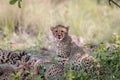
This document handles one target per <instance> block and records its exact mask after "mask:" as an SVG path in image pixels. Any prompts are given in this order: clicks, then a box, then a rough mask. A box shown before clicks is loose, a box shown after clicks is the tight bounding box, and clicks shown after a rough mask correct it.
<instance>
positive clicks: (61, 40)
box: [51, 25, 99, 75]
mask: <svg viewBox="0 0 120 80" xmlns="http://www.w3.org/2000/svg"><path fill="white" fill-rule="evenodd" d="M51 31H52V34H53V36H54V38H55V40H56V48H57V58H58V60H57V62H58V64H61V65H63V66H64V65H66V64H67V65H69V68H70V69H72V70H75V71H80V70H84V71H85V72H86V73H88V74H89V75H96V74H98V71H97V70H98V68H99V64H98V62H97V61H96V60H95V59H94V58H93V57H92V56H90V55H89V54H87V53H86V52H85V50H84V49H83V48H81V47H79V46H78V45H77V44H75V42H73V41H72V39H71V37H70V36H69V34H68V32H69V27H65V26H63V25H57V26H55V27H51Z"/></svg>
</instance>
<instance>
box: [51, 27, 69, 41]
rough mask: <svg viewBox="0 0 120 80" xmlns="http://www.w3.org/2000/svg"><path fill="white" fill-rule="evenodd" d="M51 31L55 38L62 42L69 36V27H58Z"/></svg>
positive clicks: (52, 28)
mask: <svg viewBox="0 0 120 80" xmlns="http://www.w3.org/2000/svg"><path fill="white" fill-rule="evenodd" d="M50 29H51V31H52V34H53V36H54V37H55V38H56V39H57V40H59V41H61V40H63V39H64V38H65V37H66V36H67V35H68V30H69V27H65V26H63V25H57V26H55V27H51V28H50Z"/></svg>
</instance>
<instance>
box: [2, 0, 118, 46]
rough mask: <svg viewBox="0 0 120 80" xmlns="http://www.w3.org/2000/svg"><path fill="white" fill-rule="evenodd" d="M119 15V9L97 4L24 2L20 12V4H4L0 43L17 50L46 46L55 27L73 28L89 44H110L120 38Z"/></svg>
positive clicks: (62, 0) (69, 0)
mask: <svg viewBox="0 0 120 80" xmlns="http://www.w3.org/2000/svg"><path fill="white" fill-rule="evenodd" d="M119 14H120V10H119V9H117V8H114V9H112V8H110V7H109V6H107V5H98V4H97V3H96V1H95V0H92V1H90V0H84V1H83V0H37V1H36V0H23V2H22V8H21V9H19V8H18V6H17V4H16V5H10V4H9V0H7V1H6V0H1V2H0V33H1V34H0V41H1V42H3V43H5V44H6V45H8V44H9V43H15V44H16V43H17V45H20V46H17V48H21V46H24V47H30V46H35V45H38V44H40V45H42V46H44V44H45V46H47V44H49V42H48V43H46V41H45V40H44V39H45V38H43V37H44V36H46V35H49V34H50V30H49V28H50V26H55V25H56V24H63V25H66V26H70V33H71V34H74V35H78V36H81V37H83V38H85V39H86V40H87V41H88V42H89V41H94V42H99V41H108V40H109V39H110V38H111V35H112V34H113V33H118V34H119V31H120V28H119V26H120V23H119V21H120V17H119ZM16 26H17V27H19V30H18V31H17V32H19V33H20V34H19V35H18V34H16V33H15V29H16V28H15V27H16ZM46 32H47V33H46ZM44 34H45V35H44ZM50 38H51V37H50ZM3 39H4V41H3ZM19 43H20V44H19ZM23 43H24V45H22V44H23ZM1 46H3V44H1Z"/></svg>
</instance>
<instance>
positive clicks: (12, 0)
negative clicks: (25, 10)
mask: <svg viewBox="0 0 120 80" xmlns="http://www.w3.org/2000/svg"><path fill="white" fill-rule="evenodd" d="M16 2H18V7H19V8H21V2H22V0H10V2H9V3H10V4H11V5H14V4H15V3H16Z"/></svg>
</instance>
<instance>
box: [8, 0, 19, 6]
mask: <svg viewBox="0 0 120 80" xmlns="http://www.w3.org/2000/svg"><path fill="white" fill-rule="evenodd" d="M16 2H17V0H10V2H9V3H10V4H11V5H14V4H15V3H16Z"/></svg>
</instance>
